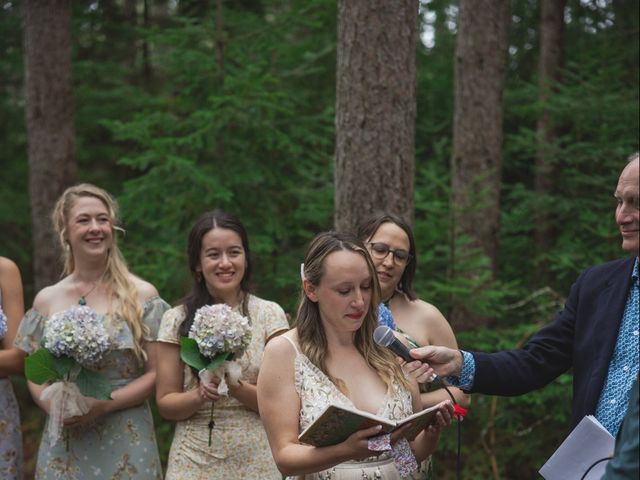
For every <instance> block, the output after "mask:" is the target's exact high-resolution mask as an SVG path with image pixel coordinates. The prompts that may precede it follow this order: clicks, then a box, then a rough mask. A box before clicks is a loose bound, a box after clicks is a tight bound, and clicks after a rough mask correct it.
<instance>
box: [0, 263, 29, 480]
mask: <svg viewBox="0 0 640 480" xmlns="http://www.w3.org/2000/svg"><path fill="white" fill-rule="evenodd" d="M23 314H24V299H23V297H22V280H21V278H20V270H18V266H17V265H16V264H15V263H13V262H12V261H11V260H9V259H8V258H4V257H0V340H1V342H2V348H0V478H3V479H6V480H9V479H16V480H19V479H21V478H22V436H21V433H20V413H19V411H18V404H17V403H16V397H15V395H14V393H13V387H12V386H11V381H10V380H9V378H8V377H9V375H11V374H14V373H20V372H22V368H23V366H24V357H25V354H24V352H23V351H22V350H19V349H17V348H15V347H14V346H13V338H14V337H15V335H16V331H17V330H18V325H19V324H20V319H21V318H22V315H23Z"/></svg>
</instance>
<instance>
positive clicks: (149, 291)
mask: <svg viewBox="0 0 640 480" xmlns="http://www.w3.org/2000/svg"><path fill="white" fill-rule="evenodd" d="M130 278H131V281H132V282H133V284H134V285H135V286H136V289H137V290H138V296H139V298H140V301H142V302H143V303H144V302H146V301H147V300H149V299H150V298H153V297H157V296H158V295H159V294H158V290H157V289H156V287H154V286H153V285H152V284H151V283H149V282H147V281H146V280H143V279H142V278H140V277H136V276H135V275H131V277H130Z"/></svg>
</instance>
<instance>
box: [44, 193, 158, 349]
mask: <svg viewBox="0 0 640 480" xmlns="http://www.w3.org/2000/svg"><path fill="white" fill-rule="evenodd" d="M81 197H92V198H97V199H98V200H100V201H101V202H102V203H103V204H104V206H105V207H106V208H107V211H108V212H109V219H110V222H111V228H112V229H113V230H117V231H120V232H124V230H123V229H122V227H120V219H119V217H118V204H117V203H116V201H115V200H114V199H113V197H112V196H111V195H110V194H109V193H108V192H107V191H105V190H103V189H102V188H99V187H96V186H95V185H91V184H90V183H81V184H78V185H74V186H72V187H69V188H67V189H66V190H65V191H64V192H63V193H62V195H61V196H60V198H59V199H58V201H57V202H56V205H55V207H54V209H53V212H52V214H51V220H52V221H53V227H54V229H55V231H56V233H57V234H58V239H59V240H60V244H61V246H62V251H63V252H64V253H63V255H64V257H63V260H64V269H63V272H62V276H63V277H64V276H67V275H70V274H71V273H73V271H74V270H75V260H74V257H73V251H72V249H71V246H70V245H69V241H68V238H67V225H68V224H69V213H70V212H71V209H72V208H73V206H74V205H75V203H76V201H77V199H78V198H81ZM117 239H118V237H117V236H116V235H115V232H114V235H113V242H112V244H111V248H109V251H108V253H107V264H106V268H105V271H104V273H103V275H102V282H103V283H104V284H105V285H106V287H107V292H108V294H109V295H110V296H113V297H114V298H115V300H116V302H115V303H116V309H115V312H111V303H110V304H109V313H115V314H116V315H118V316H119V317H121V318H123V319H124V320H125V321H126V322H127V324H128V325H129V328H130V329H131V333H132V334H133V350H134V353H135V355H136V357H137V358H138V360H141V361H143V360H146V354H145V352H144V350H143V348H142V344H143V342H144V338H143V337H144V334H145V333H148V328H147V326H146V325H145V324H144V323H143V321H142V316H143V310H142V306H141V305H140V302H139V301H138V289H137V288H136V286H135V284H134V283H133V281H132V280H131V277H130V275H131V274H130V272H129V268H128V267H127V262H126V261H125V259H124V257H123V256H122V252H120V249H119V248H118V241H117Z"/></svg>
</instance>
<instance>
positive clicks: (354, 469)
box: [258, 232, 453, 479]
mask: <svg viewBox="0 0 640 480" xmlns="http://www.w3.org/2000/svg"><path fill="white" fill-rule="evenodd" d="M302 274H303V277H304V278H303V282H302V288H303V291H302V294H301V299H300V305H299V308H298V314H297V320H296V328H294V329H293V330H291V331H289V332H287V333H286V334H284V335H282V336H280V337H277V338H275V339H274V340H273V341H271V342H270V343H269V344H268V345H267V348H266V349H265V353H264V358H263V363H262V369H261V370H260V376H259V379H258V405H259V407H260V415H261V417H262V419H263V422H264V424H265V428H266V430H267V436H268V437H269V443H270V445H271V451H272V453H273V457H274V459H275V461H276V464H277V465H278V468H279V469H280V471H281V472H282V473H284V474H286V475H294V476H298V477H297V478H303V479H321V478H322V479H363V478H370V479H373V478H375V479H399V478H400V471H399V470H398V468H397V467H396V464H395V462H394V458H393V456H392V455H391V454H390V453H389V452H385V453H382V454H381V455H380V452H374V451H372V450H369V443H368V439H369V437H372V436H376V435H377V434H378V433H379V429H378V427H377V426H376V427H371V428H368V429H364V430H360V431H358V432H356V433H354V434H352V435H351V436H350V437H349V438H348V439H347V440H345V441H344V442H342V443H339V444H337V445H333V446H328V447H312V446H309V445H303V444H300V443H299V442H298V434H299V433H300V431H301V430H303V429H304V428H306V427H307V426H308V425H310V424H311V423H312V422H313V421H314V420H315V419H316V418H317V416H318V415H319V414H320V413H321V412H322V410H323V409H324V408H325V407H326V406H327V405H328V404H331V403H335V404H338V405H343V406H347V407H352V408H353V407H356V408H358V409H360V410H365V411H368V412H370V413H373V414H377V415H379V416H383V417H387V418H390V419H392V420H399V419H401V418H404V417H406V416H408V415H410V414H411V413H412V412H414V410H415V411H418V410H421V409H422V406H421V403H420V396H419V392H418V388H417V383H416V380H415V379H414V378H410V377H407V376H405V374H404V372H403V371H402V369H401V368H400V366H399V364H398V363H397V361H396V358H395V357H394V355H393V354H392V353H390V352H389V351H387V350H385V349H383V348H382V347H379V346H378V345H377V344H375V343H374V341H373V331H374V329H375V328H376V326H377V314H376V312H377V305H378V302H379V295H380V294H379V287H378V282H377V279H376V272H375V269H374V267H373V264H372V262H371V259H370V257H369V254H368V253H367V251H366V250H365V248H364V246H363V245H362V243H361V242H360V241H359V240H357V239H356V238H355V237H352V236H349V235H342V234H338V233H335V232H328V233H322V234H320V235H318V236H317V237H316V238H315V239H314V240H313V241H312V242H311V245H310V247H309V249H308V251H307V254H306V256H305V260H304V266H303V270H302ZM425 373H426V371H425V372H420V374H419V375H422V374H425ZM452 412H453V408H452V406H451V403H450V402H448V401H444V402H442V404H441V406H440V409H439V412H438V413H437V417H436V418H437V422H436V424H434V425H431V426H429V427H428V428H427V429H425V430H423V431H422V432H420V433H419V434H418V436H417V437H415V439H414V440H413V441H411V442H410V443H411V449H412V450H413V452H415V456H416V459H417V460H418V461H421V460H422V459H424V458H426V457H427V456H428V455H430V454H431V453H432V452H433V451H434V450H435V448H436V445H437V441H438V437H439V431H440V430H441V429H442V428H444V427H445V426H447V425H449V424H450V423H451V415H452ZM405 433H406V429H404V428H403V429H400V430H398V431H396V432H395V434H394V435H392V437H391V443H392V444H395V443H397V442H399V443H400V444H403V443H404V441H403V435H404V434H405ZM404 445H405V451H406V450H408V445H406V443H404ZM399 446H400V445H399Z"/></svg>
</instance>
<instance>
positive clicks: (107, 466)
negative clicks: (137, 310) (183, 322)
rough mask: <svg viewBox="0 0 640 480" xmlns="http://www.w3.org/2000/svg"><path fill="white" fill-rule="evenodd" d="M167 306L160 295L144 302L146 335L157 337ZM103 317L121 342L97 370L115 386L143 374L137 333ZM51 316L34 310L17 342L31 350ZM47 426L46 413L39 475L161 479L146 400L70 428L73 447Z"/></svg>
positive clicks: (113, 336)
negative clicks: (50, 432)
mask: <svg viewBox="0 0 640 480" xmlns="http://www.w3.org/2000/svg"><path fill="white" fill-rule="evenodd" d="M168 308H169V305H168V304H167V303H166V302H165V301H164V300H162V299H160V298H159V297H154V298H152V299H149V300H147V302H145V304H144V307H143V321H144V324H145V325H146V326H147V327H148V330H149V331H148V333H147V334H146V335H145V340H146V341H149V342H153V341H156V337H157V334H158V328H159V326H160V319H161V318H162V314H163V313H164V312H165V311H166V310H167V309H168ZM101 318H102V319H103V322H104V325H105V327H106V329H107V331H108V332H109V335H110V336H111V339H112V341H113V342H114V343H115V345H116V348H115V349H113V350H112V351H111V352H109V353H108V354H107V355H106V356H105V357H104V359H103V361H102V365H101V366H100V367H99V369H98V371H100V372H101V373H102V374H103V375H106V376H107V377H108V378H109V380H110V381H111V387H112V389H114V390H115V389H118V388H121V387H123V386H125V385H127V384H128V383H130V382H131V381H133V380H135V379H136V378H138V377H139V376H140V375H141V374H142V365H141V363H140V361H139V360H138V359H137V358H136V356H135V354H134V351H133V345H134V344H133V335H132V334H131V330H130V329H129V326H128V325H127V323H126V322H125V321H123V320H122V319H120V318H119V317H117V316H111V315H110V316H107V315H102V316H101ZM46 321H47V318H46V317H44V316H42V315H41V314H40V313H38V312H37V311H35V310H33V309H32V310H29V311H28V312H27V314H26V315H25V317H24V319H23V320H22V323H21V324H20V329H19V330H18V334H17V335H16V340H15V345H16V346H17V347H18V348H20V349H22V350H24V351H26V352H27V353H32V352H34V351H35V350H37V349H38V348H39V343H40V339H41V338H42V335H43V331H44V325H45V323H46ZM48 428H49V421H48V419H47V425H46V426H45V431H44V433H43V435H42V440H41V442H40V449H39V451H38V462H37V465H36V479H51V480H59V479H65V480H84V479H89V478H99V479H104V480H107V479H109V480H123V479H136V480H138V479H139V480H142V479H145V480H147V479H158V480H160V479H162V467H161V465H160V459H159V456H158V447H157V444H156V438H155V433H154V429H153V418H152V416H151V411H150V409H149V405H148V404H147V403H146V402H145V403H143V404H141V405H138V406H135V407H132V408H128V409H125V410H118V411H116V412H113V413H110V414H108V415H104V416H102V417H100V418H98V419H97V420H96V421H95V422H94V423H93V424H90V425H87V426H84V427H78V428H72V429H68V436H69V442H68V445H69V448H68V450H67V448H66V445H65V441H63V440H60V441H58V442H57V443H56V444H55V445H51V444H50V442H49V435H48Z"/></svg>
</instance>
